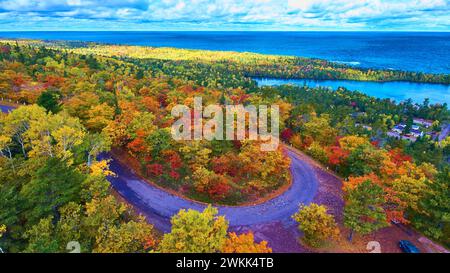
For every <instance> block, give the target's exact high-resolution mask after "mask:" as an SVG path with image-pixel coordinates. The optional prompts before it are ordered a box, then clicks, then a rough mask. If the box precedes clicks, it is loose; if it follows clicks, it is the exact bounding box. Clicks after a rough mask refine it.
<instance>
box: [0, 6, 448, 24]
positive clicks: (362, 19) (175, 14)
mask: <svg viewBox="0 0 450 273" xmlns="http://www.w3.org/2000/svg"><path fill="white" fill-rule="evenodd" d="M0 30H2V31H22V30H299V31H301V30H389V31H391V30H423V31H449V30H450V0H285V1H284V0H247V1H245V0H221V1H219V0H159V1H157V0H110V1H108V0H0Z"/></svg>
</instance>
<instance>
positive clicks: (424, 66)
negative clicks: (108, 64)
mask: <svg viewBox="0 0 450 273" xmlns="http://www.w3.org/2000/svg"><path fill="white" fill-rule="evenodd" d="M0 37H6V38H34V39H47V40H76V41H94V42H104V43H117V44H129V45H146V46H169V47H178V48H193V49H209V50H227V51H241V52H242V51H249V52H258V53H264V54H281V55H294V56H304V57H314V58H321V59H326V60H330V61H337V62H343V63H347V64H350V65H355V66H361V67H366V68H381V69H400V70H407V71H420V72H429V73H446V74H447V73H450V32H217V31H202V32H158V31H153V32H152V31H129V32H114V31H104V32H89V31H73V32H71V31H66V32H61V31H54V32H46V31H36V32H0Z"/></svg>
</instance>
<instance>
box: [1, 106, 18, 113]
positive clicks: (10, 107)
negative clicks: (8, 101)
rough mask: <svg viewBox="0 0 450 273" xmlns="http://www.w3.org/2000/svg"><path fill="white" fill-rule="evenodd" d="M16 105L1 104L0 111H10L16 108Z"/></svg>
mask: <svg viewBox="0 0 450 273" xmlns="http://www.w3.org/2000/svg"><path fill="white" fill-rule="evenodd" d="M15 108H16V107H14V106H7V105H0V112H3V113H8V112H9V111H12V110H14V109H15Z"/></svg>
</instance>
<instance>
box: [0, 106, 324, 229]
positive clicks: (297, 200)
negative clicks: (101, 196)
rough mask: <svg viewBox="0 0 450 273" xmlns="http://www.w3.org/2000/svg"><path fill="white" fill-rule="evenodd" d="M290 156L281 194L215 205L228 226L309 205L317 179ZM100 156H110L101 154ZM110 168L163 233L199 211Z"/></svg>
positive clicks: (274, 218) (117, 166) (117, 185)
mask: <svg viewBox="0 0 450 273" xmlns="http://www.w3.org/2000/svg"><path fill="white" fill-rule="evenodd" d="M14 108H15V107H14V106H5V105H0V111H1V112H5V113H7V112H9V111H11V110H13V109H14ZM287 153H288V155H289V157H290V158H291V167H290V168H291V173H292V185H291V186H290V187H289V189H288V190H286V191H285V192H284V193H282V194H281V195H279V196H277V197H275V198H273V199H271V200H269V201H267V202H265V203H262V204H258V205H249V206H242V207H226V206H217V208H218V209H219V214H221V215H225V217H226V218H227V220H228V221H229V222H230V227H238V226H252V225H259V224H266V223H273V222H282V223H286V224H289V223H293V220H291V215H292V214H294V213H295V212H296V211H297V210H298V206H299V204H301V203H304V204H309V203H310V202H311V201H312V200H313V198H314V196H315V195H316V193H317V188H318V181H317V178H316V176H315V172H314V170H313V168H312V167H311V166H310V165H309V164H308V163H306V162H304V161H303V160H301V159H300V158H299V157H298V156H297V155H296V154H295V153H294V152H292V151H290V150H287ZM100 158H101V159H105V158H111V155H109V154H102V155H101V156H100ZM110 168H111V170H112V171H113V172H114V173H116V174H117V176H116V177H108V180H109V181H110V182H111V184H112V187H113V188H114V189H115V190H116V191H117V192H118V193H119V194H120V195H121V196H122V197H123V198H124V199H125V200H126V201H127V202H128V203H129V204H131V205H133V206H134V207H135V208H136V209H137V210H138V211H139V212H140V213H142V214H144V215H145V216H147V219H148V221H149V222H151V223H152V224H153V225H155V227H156V228H158V229H159V230H162V231H164V232H169V231H170V218H171V217H172V216H173V215H175V214H177V213H178V211H179V210H180V209H189V208H191V209H196V210H203V209H204V208H205V205H204V204H201V203H198V202H194V201H190V200H186V199H184V198H182V197H179V196H176V195H173V194H170V193H168V192H166V191H164V190H161V189H159V188H157V187H154V186H152V185H151V184H149V183H147V182H146V181H144V180H142V179H140V178H139V177H138V176H137V175H136V174H134V172H133V171H131V170H130V169H129V168H128V167H127V166H125V165H122V164H121V163H120V162H119V161H118V160H112V161H111V165H110Z"/></svg>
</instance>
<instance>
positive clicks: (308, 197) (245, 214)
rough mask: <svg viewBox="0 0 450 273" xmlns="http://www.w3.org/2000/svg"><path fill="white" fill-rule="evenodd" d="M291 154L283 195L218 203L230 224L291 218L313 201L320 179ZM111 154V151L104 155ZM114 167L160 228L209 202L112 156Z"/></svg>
mask: <svg viewBox="0 0 450 273" xmlns="http://www.w3.org/2000/svg"><path fill="white" fill-rule="evenodd" d="M287 153H288V155H289V157H290V158H291V173H292V185H291V186H290V187H289V189H287V190H286V191H285V192H284V193H282V194H281V195H279V196H277V197H275V198H273V199H271V200H269V201H267V202H265V203H262V204H257V205H248V206H241V207H229V206H216V207H217V208H218V210H219V214H220V215H225V217H226V219H227V220H228V221H229V224H230V227H236V226H252V225H257V224H264V223H270V222H283V223H286V224H288V223H289V222H291V221H292V220H291V215H292V214H294V213H295V212H296V211H297V210H298V206H299V204H301V203H304V204H308V203H310V202H311V201H312V200H313V198H314V196H315V194H316V193H317V188H318V181H317V178H316V177H315V172H314V170H313V169H312V167H311V166H310V165H309V164H308V163H306V162H304V161H302V160H301V159H300V158H299V157H298V156H297V155H296V154H295V153H294V152H292V151H289V150H288V151H287ZM107 158H111V156H110V155H109V154H106V155H102V156H101V159H107ZM110 169H111V170H112V171H113V172H114V173H116V174H117V176H116V177H109V178H108V180H109V181H110V182H111V184H112V186H113V188H114V189H115V190H116V191H117V192H118V193H119V194H120V195H121V196H122V197H123V198H124V199H125V200H126V201H127V202H128V203H130V204H131V205H133V206H134V207H135V208H136V209H137V210H138V211H139V212H140V213H142V214H144V215H146V216H148V217H147V219H148V220H149V221H150V222H151V223H152V224H153V225H155V227H157V228H158V229H159V230H162V231H164V232H168V231H170V218H171V217H172V216H173V215H175V214H177V213H178V211H179V210H180V209H196V210H203V209H204V208H205V206H206V205H204V204H202V203H199V202H195V201H191V200H187V199H184V198H182V197H179V196H176V195H173V194H171V193H168V192H166V191H164V190H162V189H160V188H158V187H155V186H152V185H151V184H149V183H148V182H146V181H144V180H142V179H140V178H139V177H138V176H137V175H136V174H135V173H134V172H133V171H132V170H130V169H129V168H128V167H126V166H124V165H122V164H121V163H120V162H119V161H118V160H112V162H111V165H110Z"/></svg>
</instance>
